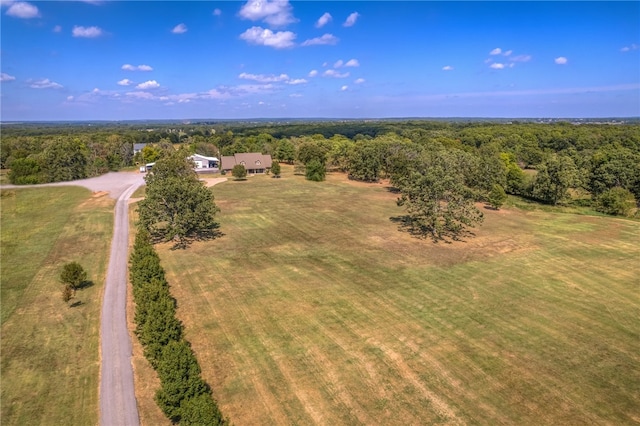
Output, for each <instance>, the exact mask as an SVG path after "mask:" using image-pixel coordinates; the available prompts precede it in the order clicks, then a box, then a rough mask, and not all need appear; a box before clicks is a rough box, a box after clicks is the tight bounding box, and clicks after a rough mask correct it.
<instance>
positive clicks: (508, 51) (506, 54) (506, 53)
mask: <svg viewBox="0 0 640 426" xmlns="http://www.w3.org/2000/svg"><path fill="white" fill-rule="evenodd" d="M512 53H513V50H507V51H506V52H504V53H503V55H504V56H510V55H511V54H512Z"/></svg>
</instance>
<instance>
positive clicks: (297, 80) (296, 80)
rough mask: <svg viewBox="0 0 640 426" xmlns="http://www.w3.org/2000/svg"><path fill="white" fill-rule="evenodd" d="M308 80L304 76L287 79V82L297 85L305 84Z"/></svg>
mask: <svg viewBox="0 0 640 426" xmlns="http://www.w3.org/2000/svg"><path fill="white" fill-rule="evenodd" d="M306 82H307V80H305V79H304V78H292V79H291V80H289V81H287V84H291V85H294V86H295V85H297V84H305V83H306Z"/></svg>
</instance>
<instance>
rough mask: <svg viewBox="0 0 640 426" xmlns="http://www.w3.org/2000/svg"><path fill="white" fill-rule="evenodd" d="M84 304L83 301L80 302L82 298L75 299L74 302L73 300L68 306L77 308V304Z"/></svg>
mask: <svg viewBox="0 0 640 426" xmlns="http://www.w3.org/2000/svg"><path fill="white" fill-rule="evenodd" d="M82 305H84V303H83V302H82V300H76V301H75V302H73V303H72V304H70V305H69V307H70V308H77V307H78V306H82Z"/></svg>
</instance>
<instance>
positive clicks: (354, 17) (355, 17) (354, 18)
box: [342, 12, 360, 27]
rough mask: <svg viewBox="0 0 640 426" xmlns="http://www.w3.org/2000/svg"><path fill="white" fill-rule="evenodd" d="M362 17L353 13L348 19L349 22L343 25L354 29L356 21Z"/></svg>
mask: <svg viewBox="0 0 640 426" xmlns="http://www.w3.org/2000/svg"><path fill="white" fill-rule="evenodd" d="M359 17H360V14H359V13H358V12H353V13H352V14H351V15H349V16H348V17H347V20H346V21H344V24H342V26H343V27H352V26H354V25H355V23H356V21H357V20H358V18H359Z"/></svg>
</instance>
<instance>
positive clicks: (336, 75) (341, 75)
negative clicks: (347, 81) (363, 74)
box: [322, 70, 349, 78]
mask: <svg viewBox="0 0 640 426" xmlns="http://www.w3.org/2000/svg"><path fill="white" fill-rule="evenodd" d="M322 75H323V76H324V77H333V78H347V77H349V73H348V72H344V73H340V72H338V71H336V70H326V71H325V72H323V73H322Z"/></svg>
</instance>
